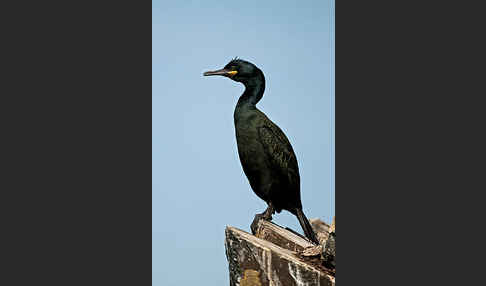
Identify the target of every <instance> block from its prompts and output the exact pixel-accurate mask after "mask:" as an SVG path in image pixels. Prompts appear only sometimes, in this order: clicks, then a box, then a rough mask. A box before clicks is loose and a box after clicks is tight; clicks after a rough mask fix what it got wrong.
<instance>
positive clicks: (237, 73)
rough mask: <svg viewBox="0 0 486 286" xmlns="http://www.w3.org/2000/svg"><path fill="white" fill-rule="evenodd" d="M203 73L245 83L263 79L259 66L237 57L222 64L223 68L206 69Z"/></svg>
mask: <svg viewBox="0 0 486 286" xmlns="http://www.w3.org/2000/svg"><path fill="white" fill-rule="evenodd" d="M203 75H205V76H210V75H221V76H225V77H228V78H230V79H232V80H234V81H237V82H241V83H243V84H245V85H246V84H247V83H249V82H250V81H252V80H262V79H263V72H262V71H261V70H260V69H259V68H257V67H256V66H255V65H254V64H252V63H250V62H247V61H244V60H242V59H237V58H235V59H233V60H231V61H230V62H229V63H228V64H226V66H224V68H222V69H220V70H215V71H207V72H205V73H204V74H203Z"/></svg>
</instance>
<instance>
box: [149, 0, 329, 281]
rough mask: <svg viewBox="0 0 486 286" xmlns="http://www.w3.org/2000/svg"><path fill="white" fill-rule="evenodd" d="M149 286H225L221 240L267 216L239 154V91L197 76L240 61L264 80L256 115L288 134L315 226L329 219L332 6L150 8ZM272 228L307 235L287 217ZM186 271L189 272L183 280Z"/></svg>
mask: <svg viewBox="0 0 486 286" xmlns="http://www.w3.org/2000/svg"><path fill="white" fill-rule="evenodd" d="M152 41H153V42H152V90H153V91H152V93H153V96H152V113H153V115H152V122H153V127H152V133H153V135H152V138H153V139H152V154H153V155H152V185H153V187H152V189H153V194H152V208H153V211H152V213H153V215H152V217H153V223H152V248H153V251H152V262H153V265H152V271H153V274H152V276H153V285H192V284H196V283H198V284H199V285H228V283H229V279H228V264H227V261H226V257H225V251H224V229H225V227H226V226H227V225H232V226H235V227H238V228H241V229H243V230H246V231H249V225H250V223H251V222H252V220H253V217H254V215H255V214H256V213H260V212H262V211H263V210H264V209H265V208H266V204H265V202H263V201H261V200H260V199H259V198H258V197H257V196H256V195H255V194H254V193H253V191H252V190H251V188H250V186H249V184H248V181H247V179H246V177H245V175H244V173H243V170H242V169H241V166H240V162H239V159H238V153H237V149H236V139H235V134H234V133H235V131H234V126H233V111H234V107H235V105H236V102H237V100H238V97H239V96H240V95H241V93H242V92H243V90H244V87H243V86H242V85H241V84H239V83H236V82H234V81H231V80H229V79H227V78H223V77H203V76H202V73H203V72H204V71H207V70H214V69H219V68H221V67H223V66H224V65H225V64H226V63H227V62H228V61H229V60H230V59H231V58H233V57H235V56H238V57H240V58H242V59H245V60H248V61H250V62H253V63H254V64H256V65H257V66H258V67H259V68H260V69H262V70H263V72H264V74H265V77H266V89H265V94H264V97H263V99H262V100H261V101H260V102H259V104H258V105H257V106H258V108H259V109H260V110H262V111H263V112H265V113H266V114H267V116H268V117H269V118H270V119H271V120H272V121H274V122H275V123H276V124H277V125H279V126H280V128H281V129H282V130H283V131H284V132H285V133H286V134H287V137H288V138H289V140H290V142H291V143H292V146H293V148H294V151H295V153H296V155H297V159H298V162H299V168H300V175H301V189H302V191H301V196H302V203H303V206H304V213H305V214H306V215H307V217H308V218H315V217H319V218H321V219H322V220H324V221H326V222H328V223H329V222H330V220H331V218H332V216H333V215H334V214H335V208H334V198H335V195H334V1H330V0H328V1H157V0H153V2H152ZM274 222H275V223H277V224H279V225H283V226H287V227H290V228H292V229H294V230H296V231H298V232H299V233H303V232H302V229H301V228H300V225H299V223H298V221H297V218H295V217H294V216H293V215H291V214H289V213H287V212H285V211H283V212H282V213H280V214H277V215H275V216H274ZM188 270H189V271H188Z"/></svg>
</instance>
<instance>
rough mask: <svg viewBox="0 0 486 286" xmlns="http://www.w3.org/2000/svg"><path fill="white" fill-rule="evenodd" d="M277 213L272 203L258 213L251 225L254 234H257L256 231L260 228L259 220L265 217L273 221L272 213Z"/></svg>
mask: <svg viewBox="0 0 486 286" xmlns="http://www.w3.org/2000/svg"><path fill="white" fill-rule="evenodd" d="M274 213H275V209H274V208H273V205H272V204H271V203H269V204H268V207H267V209H266V210H265V211H264V212H262V213H261V214H256V215H255V218H254V219H253V222H252V223H251V225H250V229H251V232H252V233H253V235H255V234H256V231H257V229H258V221H259V220H260V219H264V220H266V221H271V220H272V214H274Z"/></svg>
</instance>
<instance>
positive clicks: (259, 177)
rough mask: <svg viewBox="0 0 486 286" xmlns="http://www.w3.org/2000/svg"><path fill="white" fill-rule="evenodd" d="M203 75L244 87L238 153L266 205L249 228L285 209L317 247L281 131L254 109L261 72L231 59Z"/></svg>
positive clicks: (261, 88) (260, 89) (259, 95)
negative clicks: (225, 78) (304, 211)
mask: <svg viewBox="0 0 486 286" xmlns="http://www.w3.org/2000/svg"><path fill="white" fill-rule="evenodd" d="M204 75H205V76H211V75H220V76H225V77H228V78H230V79H232V80H234V81H237V82H241V83H242V84H243V85H244V86H245V91H244V92H243V94H242V95H241V96H240V98H239V100H238V103H237V105H236V108H235V112H234V122H235V129H236V142H237V144H238V154H239V157H240V162H241V165H242V167H243V171H244V172H245V175H246V176H247V178H248V181H249V182H250V186H251V188H252V189H253V191H254V192H255V194H256V195H257V196H258V197H260V198H261V199H262V200H264V201H265V202H267V204H268V208H267V209H266V210H265V211H264V212H263V213H261V214H257V215H255V219H254V220H253V223H252V224H251V227H250V228H251V231H252V232H253V234H255V233H256V228H257V225H258V220H260V219H265V220H268V221H270V220H271V219H272V214H274V213H275V211H276V212H277V213H280V212H281V211H282V210H287V211H289V212H290V213H292V214H294V215H295V216H297V218H298V219H299V223H300V225H301V227H302V229H303V230H304V233H305V236H306V237H307V238H309V239H310V240H311V241H312V242H314V243H316V244H319V241H318V240H317V237H316V235H315V233H314V231H313V230H312V227H311V225H310V223H309V221H308V220H307V218H306V216H305V215H304V213H303V211H302V202H301V200H300V175H299V167H298V165H297V158H296V157H295V154H294V151H293V149H292V146H291V145H290V142H289V140H288V139H287V137H286V136H285V134H284V133H283V132H282V130H281V129H280V128H279V127H278V126H277V125H276V124H275V123H273V122H272V121H271V120H270V119H268V117H267V116H266V115H265V114H264V113H263V112H261V111H260V110H258V108H257V107H256V104H257V103H258V101H260V99H261V98H262V97H263V92H264V90H265V77H264V75H263V72H262V71H261V70H260V69H259V68H257V67H256V66H255V65H254V64H252V63H250V62H247V61H244V60H241V59H234V60H232V61H230V62H229V63H228V64H227V65H226V66H225V67H224V68H222V69H220V70H217V71H208V72H205V73H204Z"/></svg>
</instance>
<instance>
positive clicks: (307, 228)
mask: <svg viewBox="0 0 486 286" xmlns="http://www.w3.org/2000/svg"><path fill="white" fill-rule="evenodd" d="M296 214H297V218H298V219H299V223H300V226H301V227H302V229H303V230H304V233H305V236H306V237H307V238H308V239H310V240H311V241H312V242H314V243H315V244H317V245H319V240H318V239H317V236H316V234H315V233H314V230H312V226H311V224H310V223H309V220H308V219H307V217H306V216H305V214H304V212H303V211H302V209H300V208H298V209H297V210H296Z"/></svg>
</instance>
